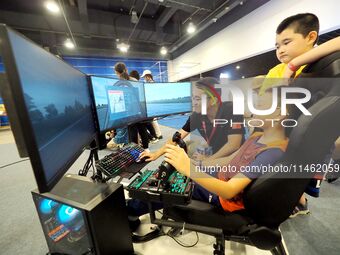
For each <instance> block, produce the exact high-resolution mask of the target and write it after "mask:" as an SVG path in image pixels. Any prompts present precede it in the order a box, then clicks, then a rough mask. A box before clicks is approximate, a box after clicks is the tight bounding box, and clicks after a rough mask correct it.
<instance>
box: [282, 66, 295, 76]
mask: <svg viewBox="0 0 340 255" xmlns="http://www.w3.org/2000/svg"><path fill="white" fill-rule="evenodd" d="M292 77H293V78H294V77H295V72H293V71H292V70H290V69H289V68H288V66H286V69H285V71H284V73H283V78H284V79H289V78H292Z"/></svg>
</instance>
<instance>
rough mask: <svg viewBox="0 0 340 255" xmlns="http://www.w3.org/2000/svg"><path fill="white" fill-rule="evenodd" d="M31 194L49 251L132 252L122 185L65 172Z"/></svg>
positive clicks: (65, 252)
mask: <svg viewBox="0 0 340 255" xmlns="http://www.w3.org/2000/svg"><path fill="white" fill-rule="evenodd" d="M32 196H33V200H34V203H35V206H36V209H37V212H38V215H39V219H40V223H41V226H42V229H43V232H44V235H45V238H46V242H47V245H48V248H49V253H50V254H70V255H71V254H74V255H81V254H96V255H106V254H110V255H112V254H133V245H132V239H131V233H130V229H129V224H128V219H127V210H126V205H125V198H124V190H123V186H122V185H120V184H116V183H110V184H107V183H93V182H91V181H89V180H88V179H87V178H86V177H81V176H76V175H66V176H65V177H63V178H62V179H61V180H60V181H59V183H58V184H57V185H56V186H55V187H54V188H53V189H52V190H51V191H50V192H46V193H39V192H38V190H34V191H32Z"/></svg>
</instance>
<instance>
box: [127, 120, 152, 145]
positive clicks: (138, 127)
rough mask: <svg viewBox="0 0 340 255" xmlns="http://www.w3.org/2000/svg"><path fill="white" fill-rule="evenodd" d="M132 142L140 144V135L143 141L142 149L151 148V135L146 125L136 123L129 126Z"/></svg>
mask: <svg viewBox="0 0 340 255" xmlns="http://www.w3.org/2000/svg"><path fill="white" fill-rule="evenodd" d="M129 133H130V141H131V142H134V143H137V144H138V133H139V135H140V137H141V139H142V147H143V148H144V149H148V148H149V134H148V130H147V128H146V125H145V123H136V124H133V125H130V126H129Z"/></svg>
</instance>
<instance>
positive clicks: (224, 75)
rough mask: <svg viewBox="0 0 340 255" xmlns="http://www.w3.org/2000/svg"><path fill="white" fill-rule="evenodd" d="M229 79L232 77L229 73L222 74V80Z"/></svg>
mask: <svg viewBox="0 0 340 255" xmlns="http://www.w3.org/2000/svg"><path fill="white" fill-rule="evenodd" d="M223 78H224V79H229V78H230V75H229V73H220V79H223Z"/></svg>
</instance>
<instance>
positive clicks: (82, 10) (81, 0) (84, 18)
mask: <svg viewBox="0 0 340 255" xmlns="http://www.w3.org/2000/svg"><path fill="white" fill-rule="evenodd" d="M78 10H79V16H80V21H81V24H82V26H83V29H84V32H85V34H87V35H90V29H89V16H88V13H87V0H78Z"/></svg>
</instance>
